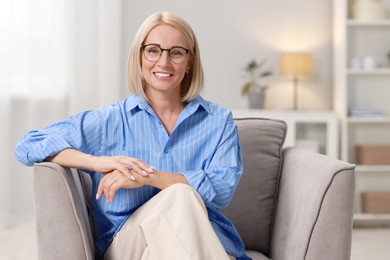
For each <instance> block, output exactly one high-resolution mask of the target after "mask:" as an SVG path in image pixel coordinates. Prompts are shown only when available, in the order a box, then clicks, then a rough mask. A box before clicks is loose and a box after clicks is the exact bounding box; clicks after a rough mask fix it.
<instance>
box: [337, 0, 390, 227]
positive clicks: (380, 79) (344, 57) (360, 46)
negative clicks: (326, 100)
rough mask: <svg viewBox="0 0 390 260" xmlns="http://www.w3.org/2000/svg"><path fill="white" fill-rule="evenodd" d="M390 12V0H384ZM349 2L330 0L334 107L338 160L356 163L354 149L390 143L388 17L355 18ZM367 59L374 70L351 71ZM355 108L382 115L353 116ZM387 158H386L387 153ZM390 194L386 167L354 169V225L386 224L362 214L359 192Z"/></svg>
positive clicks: (382, 217) (383, 218) (387, 219)
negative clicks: (338, 134) (337, 121)
mask: <svg viewBox="0 0 390 260" xmlns="http://www.w3.org/2000/svg"><path fill="white" fill-rule="evenodd" d="M381 2H382V4H383V5H384V6H385V7H386V8H387V9H388V10H390V0H382V1H381ZM352 3H353V2H352V0H334V2H333V7H334V12H333V13H334V28H333V29H334V30H333V31H334V37H333V39H334V42H333V47H334V102H335V103H334V107H335V110H336V112H337V115H338V117H339V118H340V122H341V137H340V144H341V149H340V154H341V159H342V160H344V161H348V162H351V163H355V164H357V156H356V151H355V149H356V146H357V145H384V144H385V145H390V62H389V61H388V60H387V58H386V54H387V53H388V52H389V51H390V18H389V19H384V20H383V19H382V20H367V21H364V20H354V19H352V16H351V5H352ZM368 56H369V57H371V58H372V59H374V60H375V61H376V65H375V66H373V68H369V69H368V68H367V69H365V68H364V66H362V67H359V68H352V67H353V66H351V63H352V62H351V61H352V59H355V60H356V58H358V59H360V60H362V59H363V58H364V57H368ZM353 108H369V109H377V110H378V111H381V113H378V114H376V115H373V116H365V117H357V116H355V117H354V116H351V113H350V111H351V109H353ZM389 156H390V154H389ZM367 191H386V192H390V165H357V167H356V199H355V202H356V206H355V212H356V214H355V221H356V223H357V224H359V223H362V224H364V223H367V222H369V223H371V224H372V223H376V224H389V223H390V214H365V213H363V212H362V207H361V193H362V192H367Z"/></svg>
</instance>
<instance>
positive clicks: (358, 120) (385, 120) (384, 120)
mask: <svg viewBox="0 0 390 260" xmlns="http://www.w3.org/2000/svg"><path fill="white" fill-rule="evenodd" d="M347 122H348V123H350V124H390V117H379V116H378V117H348V118H347Z"/></svg>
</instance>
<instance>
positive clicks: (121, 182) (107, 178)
mask: <svg viewBox="0 0 390 260" xmlns="http://www.w3.org/2000/svg"><path fill="white" fill-rule="evenodd" d="M130 172H131V171H130ZM133 175H137V173H135V172H133V173H132V175H131V176H133ZM146 178H148V175H146V176H143V175H142V176H140V175H139V176H137V178H135V180H130V179H129V178H128V177H127V176H125V175H124V174H123V173H122V172H119V171H118V170H114V171H112V172H109V173H107V174H106V175H104V176H103V178H102V179H101V180H100V182H99V186H98V190H97V193H96V199H97V200H98V199H100V197H101V196H102V195H103V194H104V196H105V197H106V201H107V203H111V202H112V201H113V200H114V197H115V193H116V191H117V190H119V189H122V188H124V189H132V188H138V187H142V186H143V185H145V179H146Z"/></svg>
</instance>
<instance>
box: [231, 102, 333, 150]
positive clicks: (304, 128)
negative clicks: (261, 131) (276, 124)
mask: <svg viewBox="0 0 390 260" xmlns="http://www.w3.org/2000/svg"><path fill="white" fill-rule="evenodd" d="M232 113H233V117H234V118H251V117H254V118H256V117H261V118H273V119H279V120H283V121H285V122H286V124H287V126H288V130H287V134H286V140H285V142H284V145H285V147H287V146H299V145H303V146H304V145H305V143H306V146H310V145H308V143H310V141H314V142H318V143H319V146H320V151H319V152H322V153H324V154H326V155H328V156H331V157H333V158H339V156H338V120H337V116H336V114H335V113H334V112H332V111H304V110H299V111H295V110H261V109H237V110H233V111H232ZM313 125H314V127H313ZM318 128H319V129H318ZM319 132H320V133H319ZM305 139H306V140H305ZM323 139H324V140H323ZM302 141H303V142H302ZM305 141H308V142H305ZM307 148H309V147H307Z"/></svg>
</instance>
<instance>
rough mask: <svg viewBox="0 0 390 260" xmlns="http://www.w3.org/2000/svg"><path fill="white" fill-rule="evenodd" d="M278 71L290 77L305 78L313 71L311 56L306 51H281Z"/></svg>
mask: <svg viewBox="0 0 390 260" xmlns="http://www.w3.org/2000/svg"><path fill="white" fill-rule="evenodd" d="M280 73H281V75H282V76H283V77H286V78H291V79H307V78H310V77H311V75H312V73H313V57H312V56H311V55H310V54H307V53H283V54H282V55H281V57H280Z"/></svg>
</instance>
